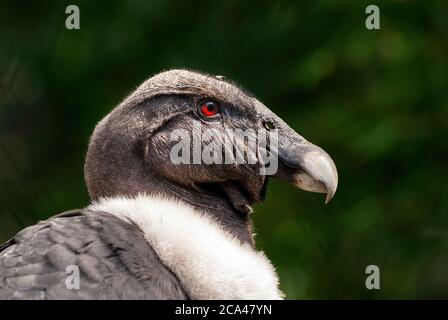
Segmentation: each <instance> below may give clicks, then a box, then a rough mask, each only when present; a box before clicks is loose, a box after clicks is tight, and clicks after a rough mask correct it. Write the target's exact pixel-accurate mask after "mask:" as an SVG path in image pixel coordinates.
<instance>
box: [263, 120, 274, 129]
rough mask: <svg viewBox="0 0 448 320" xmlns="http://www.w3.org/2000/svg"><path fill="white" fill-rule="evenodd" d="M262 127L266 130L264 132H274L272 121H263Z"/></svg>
mask: <svg viewBox="0 0 448 320" xmlns="http://www.w3.org/2000/svg"><path fill="white" fill-rule="evenodd" d="M263 126H264V127H265V128H266V130H274V129H275V124H274V123H273V122H272V121H269V120H267V121H263Z"/></svg>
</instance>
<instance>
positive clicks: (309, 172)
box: [274, 140, 338, 204]
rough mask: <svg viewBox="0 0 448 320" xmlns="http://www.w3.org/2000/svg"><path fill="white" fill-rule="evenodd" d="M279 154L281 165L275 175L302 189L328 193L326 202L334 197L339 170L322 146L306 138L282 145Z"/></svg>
mask: <svg viewBox="0 0 448 320" xmlns="http://www.w3.org/2000/svg"><path fill="white" fill-rule="evenodd" d="M278 156H279V160H280V161H279V167H278V171H277V173H276V174H275V175H274V177H277V178H279V179H282V180H286V181H288V182H291V183H292V184H294V185H295V186H296V187H298V188H300V189H302V190H306V191H311V192H319V193H326V194H327V197H326V199H325V203H326V204H327V203H328V202H329V201H330V200H331V198H333V196H334V194H335V192H336V189H337V187H338V172H337V170H336V166H335V164H334V162H333V160H332V159H331V158H330V156H329V155H328V154H327V153H326V152H325V151H324V150H323V149H322V148H320V147H318V146H316V145H314V144H312V143H310V142H308V141H306V140H304V141H300V142H294V143H291V144H290V145H289V146H287V147H280V148H279V150H278Z"/></svg>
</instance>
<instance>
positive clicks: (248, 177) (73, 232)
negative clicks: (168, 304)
mask: <svg viewBox="0 0 448 320" xmlns="http://www.w3.org/2000/svg"><path fill="white" fill-rule="evenodd" d="M204 99H208V100H213V101H215V102H216V103H218V104H219V106H220V114H219V115H218V116H217V117H216V118H214V119H212V120H210V119H204V117H201V116H200V115H199V113H198V105H200V102H202V101H204ZM265 121H270V122H272V123H273V124H274V125H275V127H276V129H278V132H279V150H278V155H279V160H280V162H281V163H280V167H279V171H278V172H277V174H276V175H275V176H276V177H278V178H280V179H284V180H287V181H290V182H292V183H293V184H294V185H296V186H297V187H299V188H302V189H305V190H309V191H315V192H323V193H327V199H326V201H327V202H328V201H329V200H330V199H331V198H332V196H333V195H334V192H335V191H336V187H337V172H336V168H335V166H334V163H333V161H332V160H331V158H330V157H329V156H328V155H327V154H326V153H325V152H324V151H323V150H322V149H320V148H319V147H317V146H315V145H313V144H311V143H309V142H308V141H306V140H305V139H304V138H303V137H301V136H300V135H298V134H297V133H296V132H294V131H293V130H292V129H291V128H290V127H288V125H287V124H286V123H285V122H284V121H282V120H281V119H280V118H278V117H277V116H276V115H275V114H274V113H272V112H271V111H270V110H269V109H268V108H266V107H265V106H264V105H263V104H262V103H261V102H259V101H258V100H256V99H255V98H254V97H252V96H250V95H248V94H246V93H244V92H243V91H242V90H241V89H239V88H238V87H236V86H235V85H233V84H230V83H229V82H227V81H225V80H223V79H221V78H219V77H213V76H208V75H203V74H199V73H194V72H190V71H186V70H172V71H168V72H163V73H160V74H158V75H156V76H154V77H152V78H150V79H149V80H147V81H146V82H144V83H143V84H142V85H141V86H140V87H139V88H138V89H137V90H136V91H135V92H134V93H132V94H131V95H130V96H129V97H127V98H126V99H125V100H124V101H123V102H122V103H121V104H120V105H119V106H118V107H116V108H115V109H114V110H113V111H112V112H111V113H110V114H109V115H107V116H106V117H105V118H104V119H103V120H102V121H101V122H100V123H99V124H98V125H97V127H96V129H95V131H94V133H93V135H92V137H91V140H90V145H89V149H88V152H87V157H86V162H85V180H86V184H87V188H88V191H89V195H90V197H91V199H92V200H95V199H98V198H100V197H113V196H117V195H126V196H134V195H136V194H138V193H147V194H160V195H165V196H170V197H175V198H179V199H181V200H183V201H185V202H187V203H189V204H191V205H192V206H194V207H195V208H197V209H198V210H199V211H201V212H203V213H204V214H206V215H209V216H211V217H212V218H213V219H215V221H217V222H218V223H219V224H220V225H221V226H222V227H223V228H225V229H226V230H227V231H229V232H231V233H233V234H234V235H235V236H236V237H238V239H240V241H241V242H244V243H249V244H251V245H253V244H254V240H253V236H252V223H251V218H250V213H251V206H252V205H253V204H255V203H258V202H261V201H263V198H264V192H265V189H266V183H267V179H268V178H269V177H266V176H263V175H260V174H259V169H260V164H254V165H247V164H246V165H205V164H197V165H193V164H192V165H174V164H172V162H171V161H170V156H169V155H170V150H171V147H172V146H173V144H175V143H176V142H173V141H170V133H171V132H172V130H173V129H180V128H183V129H187V130H191V129H192V128H193V124H194V123H199V122H201V123H202V125H203V128H204V129H205V128H214V129H216V130H218V131H219V132H220V133H219V134H217V135H216V137H215V138H217V139H222V138H223V136H224V129H225V128H228V129H236V128H240V129H249V128H252V129H254V130H256V131H257V130H258V129H262V130H264V126H263V122H265ZM69 264H76V265H79V266H80V268H81V277H82V280H83V281H82V285H83V287H82V288H81V290H67V288H66V287H65V279H66V277H67V274H66V272H65V271H66V269H65V268H66V267H67V265H69ZM187 291H188V290H185V288H183V287H182V285H181V283H180V281H179V279H177V277H176V276H175V275H174V274H172V273H171V271H170V270H168V269H167V268H166V267H165V266H164V265H163V264H162V263H161V262H160V260H159V258H158V257H157V255H156V254H155V253H154V251H153V249H152V248H151V247H150V246H149V245H148V244H147V242H146V241H145V240H144V238H143V236H142V235H141V232H140V231H139V230H138V228H137V227H136V226H135V225H133V224H128V223H125V222H123V221H121V220H118V219H117V218H115V217H113V216H111V215H109V214H108V213H99V212H90V211H88V210H85V209H84V210H74V211H71V212H69V213H66V214H62V215H59V216H56V217H53V218H51V219H49V220H47V221H43V222H40V223H39V224H36V225H34V226H31V227H28V228H26V229H24V230H23V231H21V232H20V233H19V234H17V235H16V236H15V237H14V238H13V239H11V240H10V241H8V242H7V243H5V244H3V245H2V246H0V299H17V298H18V299H34V298H37V299H58V298H60V299H188V298H189V297H188V295H187V293H186V292H187Z"/></svg>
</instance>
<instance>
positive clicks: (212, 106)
mask: <svg viewBox="0 0 448 320" xmlns="http://www.w3.org/2000/svg"><path fill="white" fill-rule="evenodd" d="M201 113H202V115H203V116H204V117H213V116H216V115H217V114H218V113H219V107H218V105H217V104H216V103H215V102H213V101H205V102H203V103H202V104H201Z"/></svg>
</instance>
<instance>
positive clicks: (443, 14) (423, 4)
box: [0, 0, 448, 299]
mask: <svg viewBox="0 0 448 320" xmlns="http://www.w3.org/2000/svg"><path fill="white" fill-rule="evenodd" d="M68 4H77V5H78V6H79V7H80V10H81V29H80V30H77V31H69V30H67V29H65V19H66V16H67V15H66V14H65V7H66V6H67V5H68ZM368 4H371V3H370V2H365V1H330V0H320V1H286V0H284V1H257V2H244V1H237V0H228V1H221V2H220V1H209V0H200V1H195V2H186V1H185V2H184V1H165V0H163V1H162V0H158V1H155V0H153V1H143V0H133V1H107V2H99V1H98V2H94V1H71V2H65V1H60V2H59V3H58V2H56V1H54V2H45V1H34V2H30V4H25V3H23V2H22V1H7V2H5V1H2V3H1V4H0V81H1V82H0V241H1V242H3V241H5V240H7V239H8V237H11V236H13V235H14V234H15V233H16V232H17V231H18V230H19V229H21V228H23V227H25V226H27V225H29V224H33V223H35V222H36V221H38V220H39V219H45V218H47V217H49V216H51V215H54V214H56V213H59V212H61V211H64V210H67V209H72V208H79V207H83V206H85V205H86V204H87V203H88V197H87V193H86V190H85V187H84V181H83V160H84V154H85V151H86V145H87V141H88V137H89V135H90V133H91V131H92V129H93V128H94V126H95V124H96V122H97V121H99V120H100V119H101V118H102V117H103V116H104V115H105V114H106V113H107V112H108V111H109V110H110V109H111V108H112V107H113V106H115V105H116V104H117V103H118V102H120V100H121V99H123V98H124V97H125V96H126V95H127V94H128V93H129V92H130V91H132V90H133V89H134V88H135V87H136V86H137V85H138V84H140V83H141V82H142V81H143V80H145V79H146V78H147V77H149V76H150V75H152V74H154V73H157V72H159V71H161V70H164V69H170V68H174V67H182V68H192V69H198V70H202V71H204V72H207V73H212V74H223V75H226V76H227V77H228V78H231V79H233V80H235V81H237V82H239V83H241V84H242V85H243V86H244V87H245V88H247V89H249V90H250V91H252V92H253V93H254V94H256V95H257V96H258V97H259V98H260V99H261V100H262V101H263V102H264V103H265V104H266V105H267V106H269V107H270V108H271V109H272V110H274V111H275V112H276V113H277V114H278V115H279V116H281V117H283V119H285V120H286V121H287V122H288V123H289V124H290V125H291V126H292V127H293V128H294V129H296V131H298V132H299V133H300V134H302V135H303V136H305V137H307V138H308V139H309V140H311V141H312V142H314V143H316V144H318V145H320V146H321V147H323V148H324V149H326V150H327V151H328V152H329V154H330V155H331V156H332V157H333V159H334V160H335V162H336V164H337V166H338V170H339V176H340V185H339V190H338V192H337V193H336V196H335V198H334V199H333V201H332V202H331V203H330V204H329V205H324V204H323V200H324V199H323V196H322V195H318V194H311V193H306V192H301V191H299V190H296V189H294V188H293V187H292V186H290V185H287V184H284V183H281V182H277V181H272V182H271V184H270V186H269V189H268V198H267V201H266V202H265V204H263V205H260V206H258V208H257V210H256V213H255V214H254V219H255V222H256V227H257V232H258V234H259V235H258V246H259V248H261V249H263V250H265V251H266V252H267V254H268V256H269V257H270V258H271V259H272V260H273V262H274V264H275V265H276V266H277V267H278V271H279V274H280V277H281V279H282V288H283V289H284V290H285V292H286V293H287V296H288V298H291V299H294V298H421V297H425V298H429V297H445V298H448V271H447V270H448V241H447V240H448V233H447V228H448V188H447V183H446V177H447V169H448V161H447V160H448V154H447V153H448V152H447V131H446V129H447V122H448V94H447V89H448V3H447V2H446V1H404V0H403V1H374V4H377V5H378V6H379V7H380V9H381V30H379V31H368V30H367V29H366V28H365V25H364V22H365V18H366V14H365V13H364V11H365V8H366V6H367V5H368ZM370 264H376V265H378V266H379V267H380V269H381V289H380V290H376V291H375V290H373V291H368V290H366V288H365V286H364V281H365V278H366V274H365V268H366V266H367V265H370Z"/></svg>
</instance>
